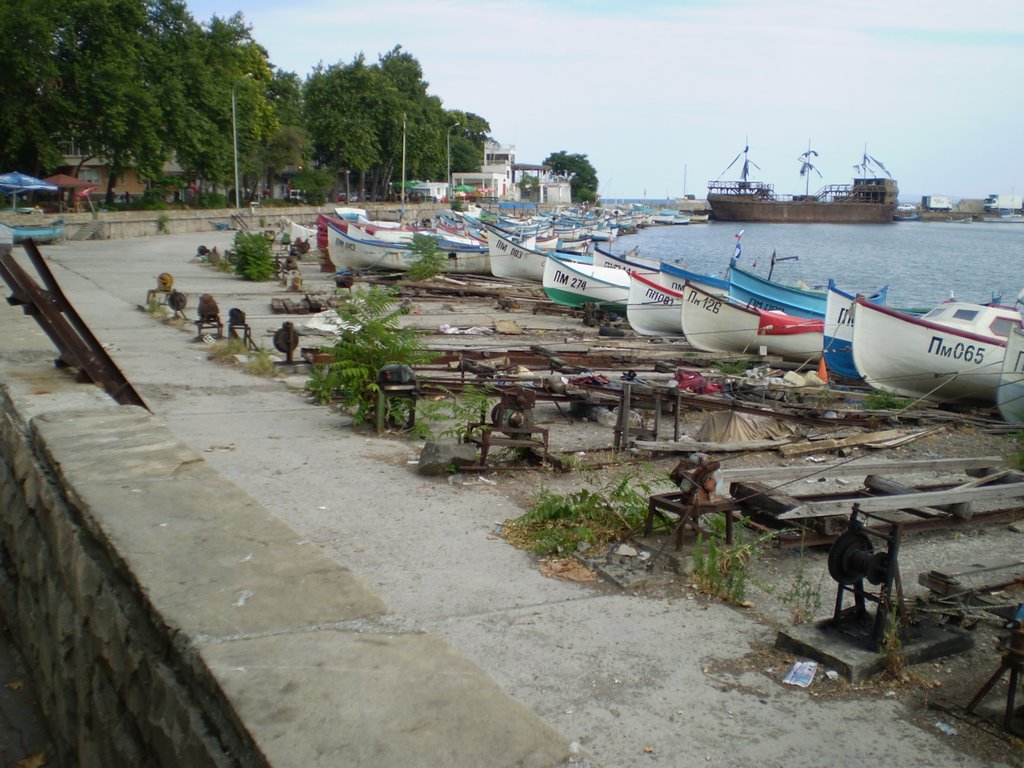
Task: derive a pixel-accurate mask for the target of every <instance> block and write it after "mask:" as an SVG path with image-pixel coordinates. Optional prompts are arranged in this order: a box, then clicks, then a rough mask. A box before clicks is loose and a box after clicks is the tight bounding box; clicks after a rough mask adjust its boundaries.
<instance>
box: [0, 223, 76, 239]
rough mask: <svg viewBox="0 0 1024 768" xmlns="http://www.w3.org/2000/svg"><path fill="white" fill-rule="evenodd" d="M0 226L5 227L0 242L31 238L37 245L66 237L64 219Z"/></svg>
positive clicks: (0, 225)
mask: <svg viewBox="0 0 1024 768" xmlns="http://www.w3.org/2000/svg"><path fill="white" fill-rule="evenodd" d="M26 218H29V217H26ZM0 227H2V228H3V235H0V242H9V243H23V242H25V241H26V240H28V239H29V238H31V239H32V241H33V242H34V243H36V244H37V245H45V244H47V243H55V242H57V241H58V240H63V239H64V219H54V220H53V221H50V222H46V223H39V224H21V223H20V222H19V223H17V224H0Z"/></svg>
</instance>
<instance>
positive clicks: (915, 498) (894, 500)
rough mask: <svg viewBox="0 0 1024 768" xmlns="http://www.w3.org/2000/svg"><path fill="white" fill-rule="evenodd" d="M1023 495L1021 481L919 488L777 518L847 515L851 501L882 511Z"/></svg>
mask: <svg viewBox="0 0 1024 768" xmlns="http://www.w3.org/2000/svg"><path fill="white" fill-rule="evenodd" d="M1020 498H1024V483H1012V484H1009V485H991V486H983V487H981V488H963V489H956V488H953V489H950V490H947V491H922V492H921V493H909V494H900V495H896V496H872V497H864V498H863V499H856V500H854V499H842V500H837V501H807V502H804V503H803V504H801V505H800V506H799V507H796V508H795V509H791V510H790V511H789V512H786V513H784V514H781V515H779V517H778V519H779V520H798V519H801V518H807V517H827V516H828V515H847V514H849V513H850V510H851V508H852V507H853V505H854V504H857V505H858V506H859V507H860V509H861V510H862V511H864V512H885V511H888V510H894V509H903V508H904V507H908V508H914V507H931V506H935V505H937V504H958V503H960V502H964V501H997V502H998V501H1012V500H1015V499H1020Z"/></svg>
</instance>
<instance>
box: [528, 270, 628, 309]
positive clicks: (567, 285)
mask: <svg viewBox="0 0 1024 768" xmlns="http://www.w3.org/2000/svg"><path fill="white" fill-rule="evenodd" d="M543 282H544V293H545V294H547V296H548V298H550V299H551V300H552V301H554V302H556V303H558V304H563V305H565V306H568V307H582V306H583V305H584V304H596V305H597V306H598V307H599V308H600V309H603V310H605V311H606V312H614V313H617V314H620V315H625V314H626V304H627V302H628V301H629V273H628V272H625V271H624V270H621V269H610V268H608V267H595V266H593V265H592V264H583V263H580V262H574V261H570V260H568V259H562V258H560V257H558V256H555V255H549V256H548V259H547V262H545V264H544V280H543Z"/></svg>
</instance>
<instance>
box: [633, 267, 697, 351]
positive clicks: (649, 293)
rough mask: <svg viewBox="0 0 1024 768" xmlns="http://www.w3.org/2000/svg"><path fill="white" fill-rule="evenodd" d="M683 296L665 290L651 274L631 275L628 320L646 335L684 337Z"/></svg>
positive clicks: (670, 290)
mask: <svg viewBox="0 0 1024 768" xmlns="http://www.w3.org/2000/svg"><path fill="white" fill-rule="evenodd" d="M682 301H683V294H682V293H679V292H678V291H673V290H672V289H670V288H665V287H663V286H661V285H659V284H658V283H656V282H655V281H653V280H651V279H650V275H649V274H644V273H642V272H638V271H631V272H630V273H629V301H628V303H627V304H626V319H627V320H628V321H629V325H630V326H631V327H632V328H633V330H634V331H636V332H637V333H639V334H641V335H643V336H682V335H683V324H682V317H681V312H682Z"/></svg>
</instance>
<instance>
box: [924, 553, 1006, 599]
mask: <svg viewBox="0 0 1024 768" xmlns="http://www.w3.org/2000/svg"><path fill="white" fill-rule="evenodd" d="M1021 581H1024V560H1016V561H1011V562H1007V563H997V564H995V565H967V566H961V567H960V568H959V569H956V570H952V569H951V570H947V571H940V570H932V571H928V572H927V573H920V574H918V576H917V583H918V584H920V585H922V586H924V587H927V588H928V589H929V590H931V591H932V592H935V593H937V594H940V595H946V596H950V595H957V594H961V593H963V592H968V591H975V592H987V591H991V590H993V589H1001V588H1003V587H1006V586H1009V585H1010V584H1015V583H1017V582H1021Z"/></svg>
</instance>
